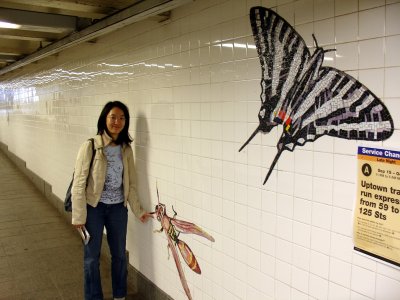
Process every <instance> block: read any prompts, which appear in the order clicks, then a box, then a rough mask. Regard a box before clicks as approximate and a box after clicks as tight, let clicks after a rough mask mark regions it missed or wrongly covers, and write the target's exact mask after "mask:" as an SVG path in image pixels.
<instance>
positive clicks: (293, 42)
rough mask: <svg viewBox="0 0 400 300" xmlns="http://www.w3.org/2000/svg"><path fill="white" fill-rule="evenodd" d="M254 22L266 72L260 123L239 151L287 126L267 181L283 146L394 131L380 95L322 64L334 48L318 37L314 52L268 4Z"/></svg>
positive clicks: (379, 136) (379, 137)
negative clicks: (321, 44)
mask: <svg viewBox="0 0 400 300" xmlns="http://www.w3.org/2000/svg"><path fill="white" fill-rule="evenodd" d="M250 23H251V28H252V31H253V36H254V41H255V44H256V47H257V52H258V56H259V59H260V63H261V71H262V78H261V89H262V91H261V95H260V98H261V108H260V111H259V113H258V119H259V122H260V124H259V125H258V127H257V128H256V130H255V131H254V132H253V133H252V134H251V136H250V137H249V138H248V140H247V141H246V142H245V143H244V145H243V146H242V147H241V148H240V149H239V152H240V151H241V150H242V149H243V148H244V147H245V146H246V145H247V144H248V143H249V142H250V141H251V140H252V139H253V138H254V136H255V135H256V134H257V133H258V132H262V133H268V132H270V131H271V130H272V129H273V128H274V127H275V126H278V125H282V126H283V130H282V134H281V136H280V138H279V141H278V144H277V148H278V152H277V154H276V156H275V158H274V160H273V162H272V164H271V166H270V168H269V171H268V173H267V175H266V177H265V180H264V184H265V183H266V182H267V180H268V178H269V177H270V175H271V173H272V171H273V169H274V167H275V165H276V163H277V162H278V159H279V157H280V156H281V154H282V152H283V151H284V150H289V151H293V150H294V149H295V147H296V146H303V145H304V144H305V143H307V142H313V141H315V140H316V139H318V138H319V137H321V136H323V135H329V136H332V137H337V138H343V139H349V140H365V141H383V140H386V139H388V138H389V137H390V136H391V135H392V133H393V130H394V126H393V120H392V117H391V116H390V113H389V111H388V109H387V108H386V106H385V105H384V104H383V102H382V101H381V100H380V99H379V98H378V97H377V96H375V95H374V94H373V93H372V92H371V91H370V90H369V89H368V88H367V87H366V86H364V85H363V84H362V83H360V82H359V81H358V80H356V79H355V78H353V77H352V76H350V75H349V74H346V73H345V72H343V71H341V70H338V69H335V68H332V67H326V66H322V63H323V61H324V55H325V53H326V52H328V51H333V49H330V50H324V49H323V48H322V47H319V46H318V43H317V40H316V38H315V36H314V35H313V39H314V42H315V46H316V49H315V51H314V53H313V54H311V53H310V51H309V49H308V48H307V46H306V43H305V42H304V40H303V38H302V37H301V36H300V35H299V34H298V33H297V32H296V30H295V29H294V28H293V27H292V26H291V25H290V24H289V23H288V22H287V21H285V20H284V19H283V18H282V17H280V16H279V15H278V14H277V13H276V12H274V11H273V10H270V9H268V8H264V7H252V8H251V9H250Z"/></svg>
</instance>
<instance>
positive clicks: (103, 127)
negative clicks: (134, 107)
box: [97, 101, 133, 145]
mask: <svg viewBox="0 0 400 300" xmlns="http://www.w3.org/2000/svg"><path fill="white" fill-rule="evenodd" d="M114 107H118V108H119V109H121V110H122V111H123V112H124V116H125V126H124V128H123V129H122V131H121V132H120V133H119V135H118V138H117V140H116V141H114V143H116V144H117V145H120V144H123V143H125V144H127V145H129V144H130V143H132V141H133V139H132V137H131V136H130V135H129V132H128V130H129V110H128V107H127V106H126V105H125V104H123V103H122V102H120V101H110V102H108V103H106V105H104V107H103V110H102V111H101V113H100V116H99V120H98V121H97V134H103V133H104V131H105V132H106V133H107V134H108V135H109V136H111V134H110V133H109V132H108V129H107V120H106V119H107V115H108V113H109V112H110V110H112V109H113V108H114Z"/></svg>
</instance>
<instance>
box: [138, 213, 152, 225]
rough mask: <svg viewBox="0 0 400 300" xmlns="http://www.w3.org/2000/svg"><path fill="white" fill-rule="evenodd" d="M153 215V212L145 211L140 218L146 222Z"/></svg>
mask: <svg viewBox="0 0 400 300" xmlns="http://www.w3.org/2000/svg"><path fill="white" fill-rule="evenodd" d="M151 217H152V214H151V213H149V212H145V213H143V215H141V216H140V218H139V220H140V222H142V223H146V222H147V220H148V219H149V218H151Z"/></svg>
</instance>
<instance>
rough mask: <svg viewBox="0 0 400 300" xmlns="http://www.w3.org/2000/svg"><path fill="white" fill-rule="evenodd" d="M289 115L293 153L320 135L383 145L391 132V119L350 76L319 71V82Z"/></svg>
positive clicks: (392, 127) (377, 101)
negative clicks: (377, 142) (291, 122)
mask: <svg viewBox="0 0 400 300" xmlns="http://www.w3.org/2000/svg"><path fill="white" fill-rule="evenodd" d="M298 103H299V104H298V105H296V106H292V107H291V108H290V111H289V112H288V113H289V114H290V115H291V119H292V120H293V124H292V126H291V128H289V130H288V134H289V135H290V137H291V138H290V140H291V141H290V143H285V144H286V145H285V149H286V150H290V151H293V149H294V147H295V146H296V145H299V146H302V145H304V144H305V143H306V142H308V141H315V140H316V139H317V138H318V137H321V136H323V135H330V136H333V137H338V138H343V139H349V140H365V141H383V140H385V139H387V138H389V137H390V136H391V135H392V133H393V130H394V126H393V119H392V117H391V116H390V113H389V110H388V109H387V108H386V106H385V105H384V104H383V102H382V101H381V100H380V99H379V98H378V97H377V96H376V95H375V94H374V93H372V92H371V91H370V90H369V89H368V88H367V87H366V86H364V85H363V84H362V83H361V82H359V81H358V80H356V79H355V78H353V77H352V76H350V75H349V74H347V73H345V72H343V71H340V70H337V69H335V68H330V67H322V68H321V72H320V74H319V78H318V80H317V81H316V82H315V83H314V85H313V86H311V87H310V88H309V90H308V91H306V92H305V93H304V95H303V100H302V101H301V102H298Z"/></svg>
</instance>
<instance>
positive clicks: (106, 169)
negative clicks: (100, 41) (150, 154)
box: [72, 101, 150, 300]
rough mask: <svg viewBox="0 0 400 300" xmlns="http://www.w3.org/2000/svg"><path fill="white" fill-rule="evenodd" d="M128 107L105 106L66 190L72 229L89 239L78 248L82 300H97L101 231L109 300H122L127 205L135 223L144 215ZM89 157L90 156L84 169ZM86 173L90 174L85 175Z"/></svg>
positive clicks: (79, 156)
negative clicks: (106, 258)
mask: <svg viewBox="0 0 400 300" xmlns="http://www.w3.org/2000/svg"><path fill="white" fill-rule="evenodd" d="M128 130H129V111H128V108H127V107H126V106H125V105H124V104H123V103H121V102H119V101H113V102H108V103H107V104H106V105H105V106H104V108H103V110H102V112H101V114H100V116H99V120H98V122H97V135H96V136H95V137H94V149H95V152H93V149H92V143H91V141H87V142H85V143H83V145H82V146H81V147H80V149H79V152H78V157H77V160H76V164H75V175H74V183H73V187H72V224H73V226H74V227H75V228H77V229H83V228H84V227H86V230H87V231H88V232H89V234H90V240H89V242H88V243H87V244H86V245H85V246H84V287H85V299H86V300H97V299H103V292H102V288H101V279H100V270H99V258H100V250H101V242H102V236H103V230H104V227H105V228H106V231H107V241H108V246H109V248H110V253H111V257H112V262H111V273H112V274H111V278H112V289H113V297H114V299H125V296H126V292H127V261H126V255H125V246H126V232H127V222H128V210H127V207H126V206H127V202H128V203H129V206H130V207H131V210H132V211H133V213H134V214H135V215H136V217H138V218H139V219H140V221H141V222H143V223H144V222H146V221H147V220H148V218H149V217H150V215H149V214H148V213H147V212H145V211H144V210H143V209H142V206H141V204H140V202H139V199H138V197H137V193H136V174H135V164H134V158H133V151H132V148H131V146H130V143H131V142H132V139H131V137H130V135H129V133H128ZM92 153H95V154H94V155H95V157H94V159H93V164H92V167H91V169H90V161H91V158H92V155H93V154H92ZM89 169H90V170H89Z"/></svg>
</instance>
